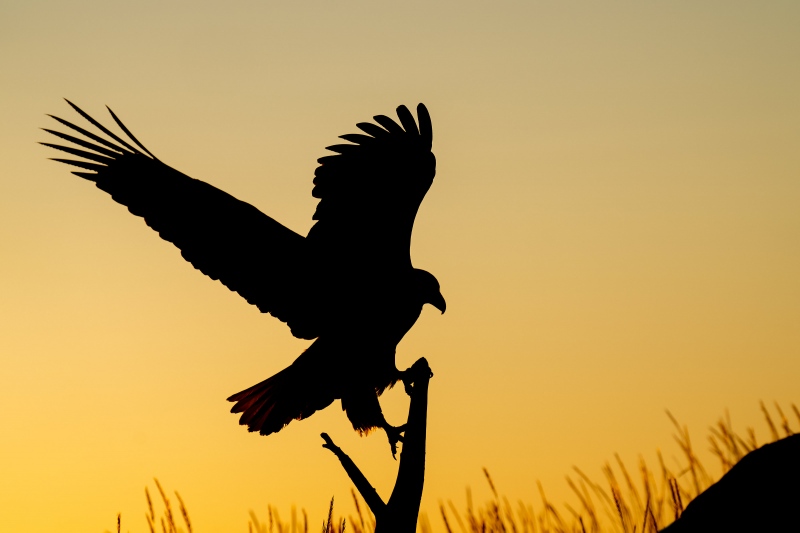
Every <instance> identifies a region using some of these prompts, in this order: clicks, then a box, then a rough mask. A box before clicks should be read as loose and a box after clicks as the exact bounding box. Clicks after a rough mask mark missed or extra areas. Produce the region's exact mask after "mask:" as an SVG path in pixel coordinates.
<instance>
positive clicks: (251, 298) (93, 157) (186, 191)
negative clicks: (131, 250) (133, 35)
mask: <svg viewBox="0 0 800 533" xmlns="http://www.w3.org/2000/svg"><path fill="white" fill-rule="evenodd" d="M67 103H69V105H70V106H72V108H73V109H74V110H75V111H77V112H78V113H79V114H80V115H81V116H82V117H83V118H85V119H86V120H87V121H89V122H90V123H91V124H93V125H94V126H95V127H96V128H97V129H99V130H100V132H102V133H103V134H105V135H106V136H107V137H103V136H100V135H97V134H95V133H92V132H90V131H87V130H85V129H83V128H81V127H79V126H76V125H74V124H72V123H71V122H68V121H66V120H63V119H61V118H58V117H52V118H54V119H55V120H56V121H58V122H59V123H61V124H62V125H64V126H66V127H67V128H69V129H71V130H73V131H74V132H77V133H78V134H79V136H77V137H76V136H73V135H67V134H66V133H62V132H59V131H54V130H50V129H45V131H47V132H48V133H51V134H53V135H55V136H56V137H59V138H60V139H62V140H64V141H67V142H68V143H70V144H68V145H60V144H50V143H42V144H43V145H45V146H49V147H51V148H55V149H57V150H61V151H63V152H66V153H68V154H71V155H73V156H77V157H78V158H80V159H77V160H76V159H60V158H54V160H55V161H59V162H62V163H66V164H68V165H72V166H76V167H79V168H81V169H82V170H81V171H75V172H73V174H75V175H77V176H80V177H82V178H85V179H87V180H89V181H93V182H95V184H96V185H97V187H98V188H99V189H101V190H103V191H105V192H107V193H108V194H110V195H111V197H112V198H113V199H114V200H115V201H117V202H119V203H120V204H122V205H124V206H126V207H127V208H128V210H129V211H130V212H131V213H133V214H134V215H136V216H140V217H143V218H144V220H145V222H146V223H147V225H148V226H150V227H151V228H153V229H154V230H156V231H157V232H158V234H159V235H160V236H161V237H162V238H163V239H164V240H167V241H169V242H171V243H173V244H175V246H177V247H178V248H179V249H180V250H181V255H183V257H184V259H186V260H187V261H189V262H190V263H191V264H192V265H193V266H194V267H195V268H197V269H198V270H200V271H201V272H203V273H204V274H206V275H207V276H209V277H210V278H212V279H218V280H220V281H221V282H222V283H223V284H225V286H227V287H228V288H229V289H231V290H233V291H236V292H238V293H239V294H240V295H242V296H243V297H244V298H245V299H246V300H247V301H248V302H249V303H251V304H253V305H256V306H257V307H258V308H259V309H260V310H261V311H263V312H265V313H270V314H272V315H274V316H276V317H277V318H279V319H280V320H282V321H284V322H286V323H288V324H289V326H290V328H291V329H292V333H293V334H294V335H295V336H297V337H300V338H306V339H311V338H314V337H316V336H317V335H318V329H317V325H316V324H315V320H314V318H313V316H311V315H310V313H309V311H310V310H311V308H312V307H313V306H309V305H307V304H308V302H307V301H306V300H307V298H306V295H308V294H310V292H309V290H308V289H307V288H306V285H305V283H304V282H305V280H303V279H301V278H302V274H301V272H302V270H303V267H304V264H305V263H306V261H305V256H304V254H305V250H306V247H307V245H306V240H305V239H304V238H303V237H302V236H301V235H298V234H297V233H295V232H293V231H292V230H290V229H288V228H286V227H284V226H283V225H281V224H279V223H278V222H276V221H275V220H273V219H272V218H270V217H268V216H267V215H265V214H263V213H262V212H261V211H259V210H258V209H256V208H255V207H253V206H252V205H250V204H248V203H245V202H242V201H240V200H237V199H236V198H234V197H233V196H231V195H229V194H227V193H225V192H223V191H221V190H219V189H217V188H215V187H213V186H211V185H209V184H208V183H205V182H202V181H199V180H196V179H193V178H190V177H189V176H186V175H184V174H182V173H180V172H178V171H177V170H175V169H173V168H171V167H169V166H167V165H165V164H164V163H162V162H161V161H159V160H158V159H157V158H156V157H155V156H154V155H153V154H151V153H150V152H149V151H148V150H147V149H146V148H145V147H144V146H143V145H142V144H141V143H140V142H139V141H138V140H137V139H136V138H135V137H134V136H133V135H132V134H131V132H130V131H128V129H127V128H126V127H125V126H124V125H123V124H122V122H121V121H120V120H119V119H118V118H117V117H116V115H114V113H113V111H111V110H110V109H109V112H110V113H111V116H112V118H113V119H114V121H115V122H116V123H117V124H118V125H119V127H120V128H121V129H122V130H123V131H124V132H125V135H127V137H128V138H129V141H126V140H124V139H122V138H121V137H119V136H117V135H115V134H114V133H112V132H111V131H109V130H108V129H107V128H105V127H104V126H103V125H101V124H100V123H99V122H97V121H96V120H95V119H93V118H92V117H90V116H89V115H88V114H86V113H85V112H84V111H82V110H81V109H80V108H78V106H76V105H75V104H73V103H72V102H69V100H67ZM51 116H52V115H51ZM306 283H307V282H306Z"/></svg>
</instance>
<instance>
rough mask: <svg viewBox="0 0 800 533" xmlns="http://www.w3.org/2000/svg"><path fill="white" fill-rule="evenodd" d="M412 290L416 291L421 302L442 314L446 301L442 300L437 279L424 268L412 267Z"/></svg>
mask: <svg viewBox="0 0 800 533" xmlns="http://www.w3.org/2000/svg"><path fill="white" fill-rule="evenodd" d="M414 292H416V293H417V295H418V296H419V298H420V300H421V301H422V304H423V305H424V304H431V305H432V306H434V307H435V308H436V309H438V310H439V311H441V312H442V314H444V312H445V309H447V302H445V301H444V296H442V291H441V290H440V289H439V280H437V279H436V277H435V276H434V275H433V274H431V273H430V272H428V271H426V270H421V269H419V268H415V269H414Z"/></svg>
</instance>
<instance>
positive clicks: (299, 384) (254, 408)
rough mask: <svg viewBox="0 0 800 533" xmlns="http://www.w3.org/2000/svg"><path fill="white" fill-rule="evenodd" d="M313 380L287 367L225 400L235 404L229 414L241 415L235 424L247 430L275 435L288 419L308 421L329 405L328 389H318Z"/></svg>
mask: <svg viewBox="0 0 800 533" xmlns="http://www.w3.org/2000/svg"><path fill="white" fill-rule="evenodd" d="M315 377H316V376H313V375H311V376H310V375H308V374H306V373H303V372H302V371H300V369H299V368H297V366H296V365H291V366H289V367H288V368H285V369H283V370H281V371H280V372H278V373H277V374H275V375H274V376H272V377H270V378H268V379H266V380H264V381H262V382H261V383H258V384H256V385H253V386H252V387H250V388H248V389H245V390H243V391H241V392H238V393H236V394H234V395H233V396H231V397H230V398H228V401H229V402H236V403H235V404H234V406H233V407H232V408H231V412H232V413H242V416H241V417H240V418H239V424H241V425H243V426H244V425H246V426H247V429H248V430H249V431H253V432H254V431H258V432H259V433H261V434H262V435H269V434H271V433H276V432H278V431H280V430H281V429H283V428H284V427H286V425H287V424H289V422H291V421H292V420H302V419H304V418H308V417H309V416H311V415H312V414H313V413H314V412H316V411H319V410H320V409H324V408H325V407H327V406H329V405H330V404H331V403H332V402H333V400H334V396H333V394H332V393H331V392H330V390H329V387H325V386H319V385H320V384H317V383H315V381H316V380H315V379H314V378H315ZM317 379H318V378H317Z"/></svg>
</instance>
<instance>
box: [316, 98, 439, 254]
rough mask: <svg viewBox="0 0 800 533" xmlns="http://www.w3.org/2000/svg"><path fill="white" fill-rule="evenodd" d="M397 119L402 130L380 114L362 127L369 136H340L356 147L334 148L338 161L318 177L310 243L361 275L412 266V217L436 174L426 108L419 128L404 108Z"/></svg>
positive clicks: (420, 110)
mask: <svg viewBox="0 0 800 533" xmlns="http://www.w3.org/2000/svg"><path fill="white" fill-rule="evenodd" d="M397 116H398V118H399V119H400V124H398V123H397V122H395V121H394V120H392V119H390V118H389V117H386V116H383V115H378V116H376V117H374V119H375V122H376V123H377V124H374V123H366V122H362V123H360V124H357V126H358V128H359V129H361V130H362V131H363V132H364V133H365V134H366V135H362V134H349V135H342V136H341V138H342V139H344V140H346V141H349V142H350V143H352V144H338V145H335V146H329V147H328V148H327V149H328V150H331V151H332V152H336V154H337V155H329V156H325V157H322V158H320V159H319V160H318V161H319V163H320V166H319V167H317V169H316V171H315V173H314V174H315V177H314V190H313V192H312V194H313V196H314V197H315V198H319V199H320V201H319V204H318V205H317V210H316V212H315V213H314V220H317V223H316V224H315V225H314V226H313V227H312V228H311V230H310V231H309V234H308V240H309V241H310V242H311V243H313V245H314V246H319V247H322V248H324V249H327V250H329V251H331V252H332V253H333V254H335V255H339V256H345V257H348V258H349V259H350V260H351V262H353V263H355V264H358V265H360V268H364V267H366V268H374V267H381V266H389V267H398V266H406V265H407V266H410V265H411V257H410V251H409V249H410V245H411V231H412V229H413V226H414V218H415V217H416V215H417V210H418V209H419V206H420V203H421V202H422V199H423V198H424V197H425V193H427V192H428V189H429V188H430V186H431V184H432V183H433V177H434V175H435V174H436V158H435V157H434V155H433V153H432V152H431V144H432V141H433V129H432V126H431V118H430V115H429V114H428V110H427V108H426V107H425V106H424V105H423V104H419V106H417V117H418V123H419V124H417V122H415V121H414V117H413V115H412V114H411V112H410V111H409V110H408V109H407V108H406V107H405V106H400V107H398V108H397ZM401 125H402V126H401Z"/></svg>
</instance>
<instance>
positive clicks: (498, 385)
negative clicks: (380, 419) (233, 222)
mask: <svg viewBox="0 0 800 533" xmlns="http://www.w3.org/2000/svg"><path fill="white" fill-rule="evenodd" d="M228 4H230V3H228ZM228 4H225V3H220V2H185V1H182V2H167V3H165V2H152V1H142V2H133V3H131V2H101V1H99V0H98V1H85V0H80V1H76V2H68V3H64V2H52V1H50V2H47V1H36V0H33V1H26V2H10V1H7V0H5V1H0V80H2V82H1V83H0V96H2V97H1V98H0V257H2V261H0V285H1V288H0V291H2V292H1V293H2V298H0V428H2V429H0V480H2V481H0V531H14V532H32V533H33V532H36V533H38V532H52V531H56V530H57V531H61V532H64V533H73V532H74V533H78V532H80V533H87V532H98V533H99V532H102V531H104V530H106V529H109V530H111V529H112V528H113V527H114V520H115V516H116V513H117V512H118V511H121V512H122V516H123V526H124V527H123V529H126V528H129V529H130V531H132V532H143V531H146V523H145V520H144V516H143V515H144V510H145V501H144V495H143V487H144V486H145V485H146V484H148V483H149V484H150V487H151V490H152V489H153V485H152V482H151V480H152V477H153V476H157V477H158V478H159V479H160V480H161V481H162V483H163V484H164V485H165V486H166V487H168V488H169V489H177V490H178V491H179V492H180V493H181V495H182V497H183V499H184V501H186V503H187V506H188V508H189V512H190V515H191V516H192V519H193V525H194V528H195V531H197V532H218V531H246V527H247V512H248V510H250V509H253V510H254V511H255V512H256V513H257V514H259V515H260V516H264V514H265V512H266V506H267V504H268V503H271V504H273V505H276V506H277V507H278V508H279V509H282V510H285V511H284V513H288V510H289V508H290V506H291V505H292V504H296V505H298V506H303V507H305V508H306V509H307V510H308V511H309V515H310V517H311V518H312V525H313V524H317V523H318V522H319V521H320V520H321V519H322V515H323V513H324V512H325V510H326V506H327V503H328V501H329V499H330V497H331V496H332V495H334V496H335V497H336V499H337V501H340V502H343V503H342V504H341V505H342V510H343V511H345V512H348V511H349V509H350V507H349V482H348V480H347V478H346V476H345V474H344V473H343V472H342V470H341V468H340V466H339V464H338V463H337V461H336V460H335V458H334V457H333V456H332V455H331V454H330V453H329V452H327V451H326V450H323V449H322V448H321V444H322V440H321V439H320V438H319V433H320V432H322V431H327V432H328V433H330V434H331V436H332V437H333V438H334V440H335V441H336V442H337V444H339V445H340V446H342V448H344V449H345V451H346V452H348V453H349V454H350V455H351V456H352V457H353V459H354V460H355V461H356V462H357V463H358V464H359V465H360V466H361V467H362V468H363V469H364V471H365V473H366V474H367V475H368V477H369V478H370V479H371V480H372V481H373V482H374V483H375V484H376V486H377V488H378V490H379V492H381V494H383V495H384V496H388V492H389V491H390V490H391V486H392V483H393V480H394V476H395V474H396V463H395V462H394V461H393V460H392V459H391V456H390V453H389V447H388V444H387V442H386V439H385V437H384V436H383V435H382V434H377V435H373V436H370V437H367V438H359V437H358V436H357V435H356V434H355V433H354V432H353V431H352V429H351V428H350V426H349V423H348V422H347V419H346V417H345V416H344V414H343V413H342V412H341V410H340V408H339V405H338V402H337V403H336V404H335V405H334V406H332V407H330V408H328V409H327V410H325V411H324V412H322V413H318V414H315V415H314V416H313V417H312V418H310V419H308V420H305V421H302V422H300V423H296V422H295V423H292V424H291V425H290V426H289V427H287V428H286V429H285V430H283V431H281V432H280V433H279V434H277V435H272V436H270V437H267V438H264V437H258V436H255V435H252V434H248V433H247V431H246V430H245V429H244V428H242V427H239V426H238V425H237V417H236V416H234V415H231V414H230V413H228V409H229V407H230V404H228V403H226V402H225V401H224V400H225V398H226V397H227V396H228V395H230V394H231V393H234V392H237V391H239V390H241V389H243V388H245V387H247V386H249V385H251V384H253V383H255V382H257V381H260V380H262V379H264V378H266V377H268V376H270V375H272V374H273V373H275V372H276V371H278V370H280V369H282V368H283V367H284V366H286V365H288V364H289V363H290V362H291V361H292V360H294V358H295V357H296V356H297V355H298V354H299V353H300V352H301V351H302V350H303V348H304V347H305V346H306V345H307V342H305V341H298V340H297V339H294V338H293V337H292V336H291V334H290V333H289V330H288V328H286V327H285V325H284V324H282V323H280V322H278V321H277V320H276V319H274V318H272V317H269V316H266V315H261V314H260V313H259V312H258V311H257V309H256V308H255V307H252V306H250V305H248V304H247V303H246V302H245V301H244V300H242V299H241V298H240V297H239V296H238V295H236V294H234V293H231V292H229V291H228V290H227V289H225V288H224V287H223V286H222V285H221V284H219V283H217V282H213V281H211V280H209V279H208V278H205V277H204V276H203V275H201V274H200V273H199V272H197V271H194V270H193V269H192V268H191V266H190V265H189V264H188V263H186V262H185V261H184V260H183V259H182V258H181V257H180V255H179V253H178V251H177V250H176V249H174V248H173V246H172V245H170V244H168V243H166V242H164V241H161V240H160V239H159V238H158V237H157V235H156V234H155V233H154V232H152V231H151V230H150V229H149V228H147V227H146V226H145V224H144V223H143V222H142V220H141V219H137V218H135V217H133V216H131V215H130V214H129V213H127V211H126V210H125V209H124V208H123V207H121V206H119V205H118V204H115V203H114V202H112V201H111V200H110V199H109V198H108V197H107V196H106V195H105V194H104V193H101V192H100V191H98V190H97V189H95V188H94V187H93V186H92V184H90V183H88V182H84V181H83V180H81V179H79V178H76V177H73V176H71V175H70V174H69V173H68V171H67V169H66V168H64V167H63V165H58V164H55V163H52V162H50V161H47V160H46V158H47V157H52V156H53V154H52V153H50V152H49V151H48V150H47V149H45V148H43V147H41V146H39V145H37V144H36V142H37V141H44V140H46V139H45V134H44V132H41V131H40V130H38V128H40V127H52V126H53V125H54V123H53V122H52V121H51V120H50V119H48V118H47V117H45V113H52V114H57V115H60V116H63V117H65V118H75V115H74V114H73V113H72V111H71V110H70V109H69V107H68V106H67V105H66V104H65V103H64V102H63V101H62V100H61V98H62V97H67V98H70V99H71V100H73V101H74V102H75V103H77V104H78V105H80V106H82V107H83V108H84V109H85V110H86V111H88V112H89V113H91V114H93V115H95V116H97V117H98V118H102V120H103V121H104V122H110V120H109V119H108V118H107V115H104V107H103V106H104V105H105V104H108V105H110V106H111V107H112V108H113V109H114V110H115V112H117V114H118V115H119V116H120V117H121V118H122V120H123V121H125V122H126V125H127V126H128V127H129V128H130V129H131V130H132V131H133V132H134V134H135V135H136V136H137V137H138V138H139V140H141V141H142V142H143V143H144V144H145V145H146V146H147V147H148V148H149V149H150V151H152V152H153V153H154V154H156V155H157V156H158V157H159V158H161V159H162V160H164V161H165V162H167V163H168V164H170V165H172V166H174V167H175V168H177V169H179V170H181V171H182V172H184V173H186V174H188V175H190V176H192V177H195V178H198V179H202V180H204V181H208V182H209V183H211V184H213V185H215V186H217V187H219V188H221V189H223V190H225V191H228V192H230V193H231V194H233V195H235V196H237V197H238V198H240V199H243V200H245V201H248V202H250V203H252V204H254V205H255V206H256V207H258V208H259V209H261V210H262V211H264V212H265V213H267V214H269V215H270V216H272V217H274V218H275V219H277V220H278V221H280V222H282V223H284V224H285V225H287V226H289V227H290V228H292V229H294V230H296V231H298V232H300V233H305V232H306V231H307V230H308V228H309V227H310V226H311V222H312V221H311V215H312V213H313V210H314V206H315V200H314V199H313V198H312V197H311V194H310V192H311V179H312V176H313V172H314V168H315V167H316V161H315V160H316V158H317V157H320V156H322V155H324V153H325V152H324V147H325V146H328V145H330V144H334V143H335V142H336V137H337V136H338V135H341V134H344V133H352V132H355V123H356V122H361V121H365V120H369V119H370V117H371V116H372V115H375V114H379V113H382V114H388V115H393V114H394V108H395V107H396V106H397V105H399V104H406V105H408V106H409V107H411V106H415V105H416V104H417V103H418V102H424V103H425V104H426V105H427V106H428V108H429V110H430V112H431V115H432V119H433V126H434V146H433V148H434V152H435V154H436V156H437V161H438V165H437V168H438V171H437V177H436V180H435V181H434V184H433V187H432V188H431V190H430V192H429V193H428V196H427V198H426V199H425V201H424V203H423V205H422V208H421V210H420V214H419V216H418V218H417V223H416V226H415V230H414V237H413V243H412V256H413V259H414V262H415V265H416V266H417V267H420V268H425V269H427V270H430V271H431V272H433V273H434V274H435V275H436V276H437V277H438V278H439V280H440V281H441V284H442V290H443V293H444V295H445V297H446V298H447V301H448V310H447V313H446V314H445V315H444V316H439V314H438V312H436V311H435V310H433V309H431V308H428V309H426V311H424V312H423V314H422V316H421V318H420V320H419V321H418V323H417V325H416V326H415V327H414V329H412V331H411V332H410V333H409V334H408V335H407V337H406V339H405V340H404V341H403V342H402V343H401V344H400V346H399V349H398V364H399V365H400V366H406V365H409V364H410V363H411V362H413V361H414V360H415V359H417V358H418V357H420V356H425V357H427V358H428V360H429V362H430V364H431V367H432V368H433V370H434V372H435V376H434V378H433V380H432V381H431V393H430V394H431V396H430V411H429V429H428V469H427V477H426V488H425V493H424V497H423V510H427V511H428V512H429V513H430V514H432V515H433V514H435V513H436V506H437V503H438V501H440V500H446V499H453V500H454V501H455V502H456V503H457V505H458V506H462V503H463V501H464V488H465V487H466V486H467V485H471V486H472V487H473V488H474V490H475V494H476V499H477V500H478V501H481V500H482V499H483V498H484V496H485V495H486V494H488V491H487V489H485V486H484V482H483V479H482V474H481V467H483V466H486V467H487V468H488V469H489V470H490V471H491V472H492V474H493V477H494V478H495V482H496V483H497V485H498V486H499V489H500V490H501V491H502V492H503V493H505V494H507V495H508V496H509V497H510V498H511V499H512V500H516V499H524V500H526V501H538V493H537V491H536V488H535V487H536V485H535V482H536V480H537V479H539V480H541V481H542V482H543V484H544V486H545V488H546V490H547V492H548V496H549V497H550V498H551V499H553V500H555V501H556V502H561V501H564V500H567V499H568V498H569V494H568V489H567V486H566V484H565V483H564V481H563V476H564V475H565V474H567V473H569V471H570V468H571V466H572V465H578V466H580V467H582V468H583V469H584V470H586V471H587V472H589V473H590V474H592V475H597V476H598V477H599V469H600V466H601V464H602V463H603V462H604V461H606V460H607V459H609V458H611V457H612V454H613V453H614V452H619V453H620V455H621V456H622V458H623V459H625V460H626V461H631V462H633V461H635V460H636V458H637V456H638V454H639V453H643V454H644V455H645V458H647V459H654V455H653V452H654V451H655V449H656V448H657V447H659V446H661V447H663V449H664V450H665V453H666V455H667V456H668V457H669V456H671V454H673V453H674V451H671V450H673V448H671V447H670V441H671V436H670V434H671V428H670V426H669V422H668V420H667V418H666V417H665V416H664V414H663V413H664V409H665V408H668V409H670V410H671V411H672V412H673V413H674V414H675V415H676V417H678V418H679V419H680V420H682V421H684V422H686V423H687V424H688V426H689V428H690V430H691V431H692V432H693V434H694V435H695V438H696V441H697V442H698V444H699V445H700V446H701V447H702V446H704V445H703V443H702V437H703V436H704V432H705V428H706V427H707V426H708V425H709V424H711V423H712V422H713V421H714V420H716V418H717V417H718V416H719V415H720V414H721V413H722V412H723V410H724V409H725V408H726V407H727V408H730V410H731V413H732V414H733V417H734V422H735V423H736V422H739V424H740V427H743V426H744V425H745V424H755V423H756V422H757V421H758V419H759V414H758V401H759V399H764V400H767V401H772V400H777V401H779V402H782V403H784V404H788V403H790V402H799V401H800V394H798V378H799V377H800V326H799V324H800V276H798V273H800V179H799V178H800V148H799V147H800V99H799V98H798V95H800V32H798V28H800V3H797V2H795V1H793V0H785V1H772V2H758V3H756V2H744V1H731V0H726V1H708V2H694V1H688V0H686V1H661V2H652V1H651V2H640V3H630V2H621V1H616V0H607V1H602V2H576V1H558V2H556V1H528V2H491V3H489V2H437V3H434V4H431V3H429V2H404V3H402V5H399V4H397V3H395V4H394V5H393V4H392V3H387V2H353V1H344V2H321V1H309V2H300V3H289V2H280V3H279V2H269V1H260V2H254V1H244V2H236V3H234V5H228ZM366 223H369V221H368V220H367V221H365V224H366ZM383 404H384V407H385V412H386V413H387V418H388V419H389V421H390V422H394V423H399V422H400V421H401V420H402V419H403V418H404V416H405V408H406V406H407V399H406V398H404V393H403V392H402V388H400V389H398V390H394V391H390V392H388V393H387V394H386V395H385V396H384V400H383ZM345 502H347V503H345ZM432 519H433V521H434V522H435V523H437V522H436V517H432ZM314 527H316V526H314Z"/></svg>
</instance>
